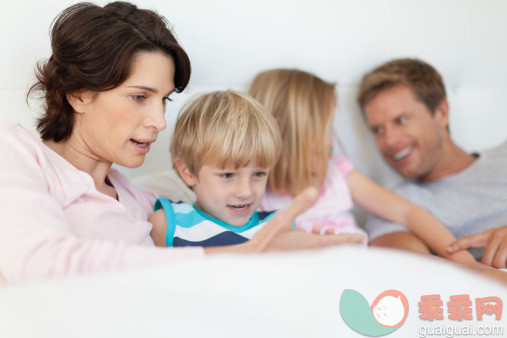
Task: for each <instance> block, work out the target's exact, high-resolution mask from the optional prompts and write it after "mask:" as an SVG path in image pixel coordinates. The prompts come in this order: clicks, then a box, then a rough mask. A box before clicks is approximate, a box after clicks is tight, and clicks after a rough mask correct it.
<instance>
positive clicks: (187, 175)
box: [174, 157, 197, 188]
mask: <svg viewBox="0 0 507 338" xmlns="http://www.w3.org/2000/svg"><path fill="white" fill-rule="evenodd" d="M174 165H175V166H176V169H178V174H179V175H180V177H181V179H182V180H183V182H185V184H186V185H188V186H189V187H191V188H192V187H193V186H194V185H195V184H196V183H197V177H196V175H194V174H192V173H191V172H190V169H188V167H187V165H186V164H185V162H183V159H182V158H181V157H176V158H175V159H174Z"/></svg>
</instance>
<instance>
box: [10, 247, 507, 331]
mask: <svg viewBox="0 0 507 338" xmlns="http://www.w3.org/2000/svg"><path fill="white" fill-rule="evenodd" d="M345 289H353V290H356V291H358V292H360V293H361V294H362V295H363V296H364V297H365V298H366V299H367V301H368V303H369V304H370V305H371V302H372V301H373V300H374V299H375V297H376V296H377V295H378V294H380V293H381V292H383V291H385V290H388V289H395V290H398V291H401V292H402V293H403V294H404V295H405V296H406V297H407V299H408V302H409V311H408V316H407V318H406V321H405V322H404V324H403V325H402V326H401V327H400V328H399V329H398V330H396V331H394V332H393V333H391V334H388V335H387V336H386V337H389V338H390V337H404V338H406V337H418V336H420V333H419V330H421V327H422V326H425V325H454V326H459V325H461V326H465V325H475V326H488V325H489V326H492V325H496V326H498V325H503V327H504V330H505V329H506V328H507V327H506V325H505V324H506V320H505V319H506V316H507V315H506V314H503V315H502V319H501V320H500V321H497V320H495V319H494V318H493V317H492V316H486V318H484V319H483V320H482V321H477V319H476V316H475V309H474V319H473V320H471V321H466V322H456V321H451V320H449V319H448V318H447V317H446V318H445V319H444V320H441V321H434V322H428V321H423V320H421V319H419V313H418V310H419V309H418V302H419V301H420V298H421V296H422V295H428V294H440V295H441V297H442V300H443V302H444V308H445V303H446V302H447V301H448V300H449V297H450V296H451V295H458V294H469V295H470V298H471V299H472V300H473V299H474V298H476V297H486V296H497V297H501V298H503V300H504V301H507V297H505V296H507V287H506V286H505V285H503V284H500V283H498V282H496V281H493V280H490V279H487V278H485V277H482V276H479V275H477V274H476V273H473V272H469V271H468V270H465V269H463V268H460V267H458V266H455V265H452V264H450V263H448V262H444V261H442V260H440V259H436V258H428V257H423V256H419V255H415V254H409V253H402V252H399V251H394V250H386V249H374V248H368V249H366V248H360V247H356V246H341V247H335V248H330V249H324V250H315V251H301V252H295V253H279V254H276V253H275V254H262V255H248V256H240V255H217V256H214V257H209V258H206V259H199V260H191V261H182V262H178V263H174V264H170V265H160V266H153V267H147V268H143V269H137V270H129V271H117V272H113V273H107V274H96V275H89V276H82V277H77V278H67V279H61V280H51V281H45V282H40V283H32V284H25V285H15V286H9V287H4V288H0V337H51V338H54V337H123V338H126V337H175V336H177V337H180V336H181V337H187V336H190V337H364V336H363V335H360V334H359V333H356V332H355V331H353V330H352V329H351V328H350V327H348V326H347V324H346V323H345V322H344V320H343V319H342V317H341V315H340V308H339V301H340V296H341V294H342V292H343V290H345ZM504 334H505V331H504ZM468 337H473V335H470V336H468Z"/></svg>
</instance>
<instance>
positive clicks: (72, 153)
mask: <svg viewBox="0 0 507 338" xmlns="http://www.w3.org/2000/svg"><path fill="white" fill-rule="evenodd" d="M43 143H44V144H45V145H46V146H48V147H49V148H51V149H52V150H53V151H54V152H56V153H57V154H58V155H60V156H61V157H63V158H64V159H65V160H67V162H69V163H70V164H72V165H73V166H74V167H76V168H77V169H78V170H81V171H83V172H85V173H87V174H88V175H90V176H91V177H92V179H93V182H94V184H95V188H96V189H97V190H98V191H100V192H101V193H103V194H106V195H108V196H111V197H113V198H115V199H116V198H117V194H116V189H115V188H114V187H113V186H112V184H111V182H110V181H109V180H108V179H107V173H108V172H109V169H110V168H111V165H112V163H111V162H105V161H102V160H100V159H98V158H97V157H94V156H93V155H91V154H89V153H88V152H86V151H84V150H83V147H80V146H79V145H78V144H76V142H73V141H72V139H71V140H68V141H62V142H54V141H43Z"/></svg>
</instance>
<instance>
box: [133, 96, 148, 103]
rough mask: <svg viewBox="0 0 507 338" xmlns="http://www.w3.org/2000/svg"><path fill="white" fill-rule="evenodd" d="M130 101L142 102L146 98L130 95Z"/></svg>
mask: <svg viewBox="0 0 507 338" xmlns="http://www.w3.org/2000/svg"><path fill="white" fill-rule="evenodd" d="M132 99H133V100H134V101H136V102H143V101H144V100H146V99H147V97H146V96H145V95H132Z"/></svg>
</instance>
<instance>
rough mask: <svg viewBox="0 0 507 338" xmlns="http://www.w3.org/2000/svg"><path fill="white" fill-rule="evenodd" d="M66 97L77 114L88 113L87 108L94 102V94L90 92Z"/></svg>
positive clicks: (85, 91)
mask: <svg viewBox="0 0 507 338" xmlns="http://www.w3.org/2000/svg"><path fill="white" fill-rule="evenodd" d="M65 97H66V98H67V101H69V104H70V105H71V106H72V108H74V111H75V112H76V113H84V112H86V107H87V106H88V105H89V104H90V103H91V102H92V101H93V93H92V92H91V91H89V90H80V91H76V92H73V93H69V94H66V95H65Z"/></svg>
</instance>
